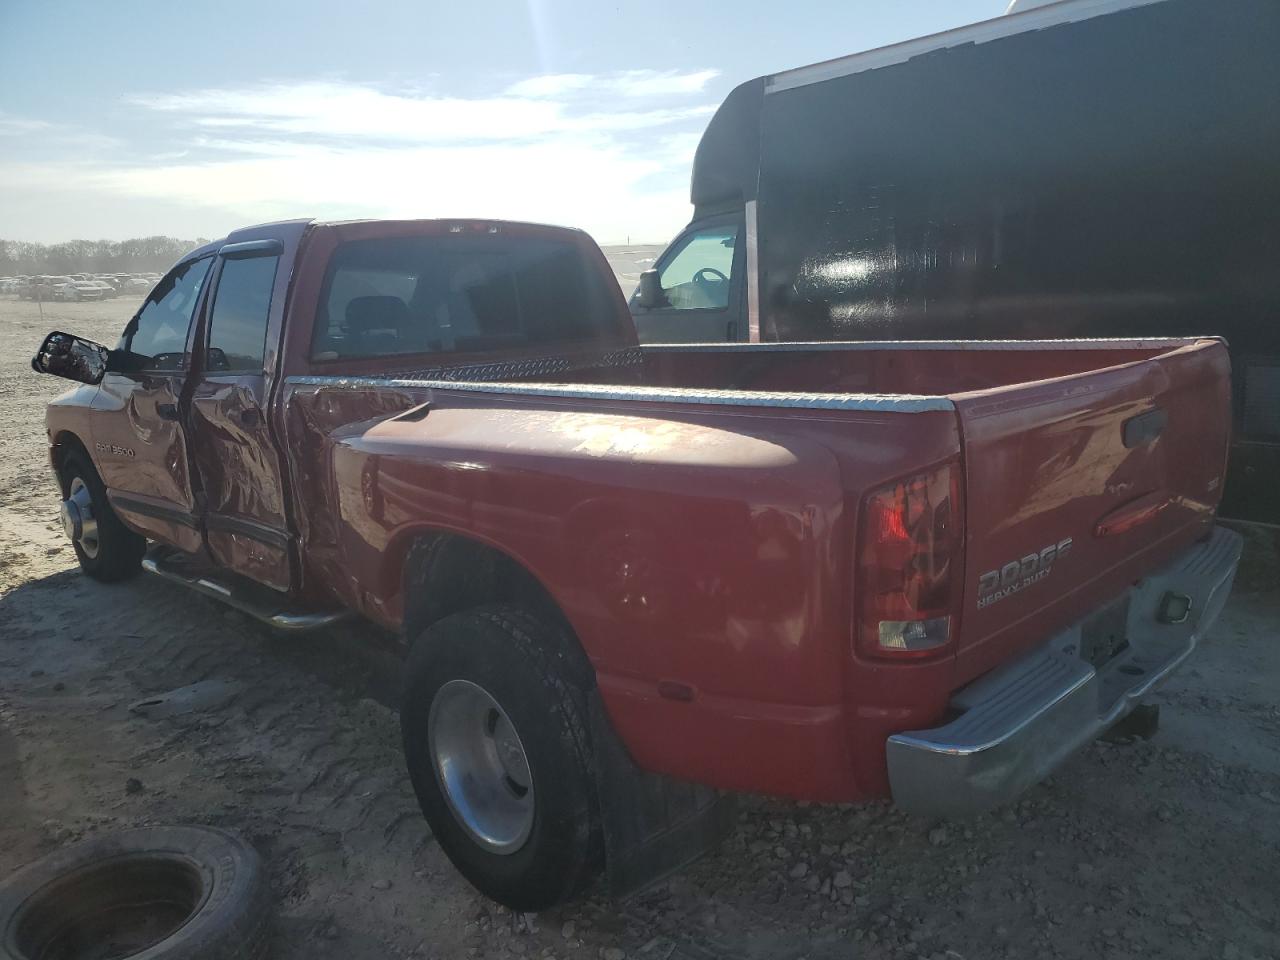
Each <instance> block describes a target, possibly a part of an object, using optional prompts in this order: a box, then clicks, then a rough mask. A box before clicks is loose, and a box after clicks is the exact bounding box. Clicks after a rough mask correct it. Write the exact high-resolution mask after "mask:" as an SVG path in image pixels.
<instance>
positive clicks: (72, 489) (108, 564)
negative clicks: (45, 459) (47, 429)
mask: <svg viewBox="0 0 1280 960" xmlns="http://www.w3.org/2000/svg"><path fill="white" fill-rule="evenodd" d="M58 478H59V480H60V481H61V483H62V509H61V518H62V529H63V531H64V532H65V533H66V535H67V536H68V537H69V538H70V540H71V545H72V547H73V548H74V549H75V551H76V559H77V560H79V561H80V569H81V570H83V571H84V572H85V573H87V574H88V575H89V576H91V577H93V578H94V579H95V580H102V581H104V582H111V581H114V580H125V579H128V578H129V577H131V576H133V575H134V574H135V573H137V572H138V571H139V570H140V569H141V564H142V554H143V553H144V552H145V551H146V548H147V541H146V538H145V537H140V536H138V534H136V533H134V532H133V531H132V530H130V529H129V528H128V527H126V526H125V525H124V524H123V523H121V522H120V518H119V517H118V516H116V512H115V511H114V510H112V509H111V504H110V503H108V502H107V491H106V488H105V487H104V486H103V485H102V479H101V478H100V477H99V476H98V471H97V470H95V469H94V467H93V463H92V462H91V461H90V460H89V457H88V455H87V454H85V453H84V452H83V451H82V450H79V449H74V450H72V451H71V452H69V453H68V454H67V455H66V457H65V458H64V460H63V461H62V467H61V469H60V470H59V471H58Z"/></svg>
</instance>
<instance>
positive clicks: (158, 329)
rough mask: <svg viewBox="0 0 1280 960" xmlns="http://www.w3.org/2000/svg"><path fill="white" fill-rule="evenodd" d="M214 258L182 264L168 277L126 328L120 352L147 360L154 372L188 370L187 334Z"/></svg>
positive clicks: (121, 338) (157, 287) (157, 286)
mask: <svg viewBox="0 0 1280 960" xmlns="http://www.w3.org/2000/svg"><path fill="white" fill-rule="evenodd" d="M212 262H213V258H212V257H204V258H202V259H200V260H191V261H189V262H187V263H182V264H179V265H178V266H176V267H174V268H173V270H171V271H170V272H169V273H168V274H166V275H165V277H164V279H162V280H161V281H160V282H159V283H157V284H156V286H155V289H154V290H152V291H151V295H150V296H148V297H147V300H146V303H144V304H143V305H142V309H141V310H139V311H138V312H137V314H136V315H135V316H134V318H133V319H132V320H130V321H129V325H128V326H127V327H125V328H124V334H123V335H122V336H121V337H120V342H119V344H118V345H117V348H118V349H120V350H128V351H129V352H130V353H135V354H138V355H139V356H141V357H144V358H146V359H145V360H144V361H143V362H144V363H145V365H146V367H147V368H148V369H151V370H181V369H183V368H184V367H185V366H186V349H187V330H188V329H189V328H190V326H191V318H192V316H193V315H194V314H195V309H196V303H197V302H198V301H199V299H200V290H201V288H202V287H203V286H204V281H205V277H207V276H208V275H209V264H211V263H212Z"/></svg>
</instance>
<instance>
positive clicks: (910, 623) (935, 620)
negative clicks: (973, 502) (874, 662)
mask: <svg viewBox="0 0 1280 960" xmlns="http://www.w3.org/2000/svg"><path fill="white" fill-rule="evenodd" d="M963 517H964V511H963V504H962V503H961V500H960V465H959V464H958V463H955V462H951V463H945V464H942V465H941V466H939V467H936V468H934V469H933V470H929V471H927V472H924V473H918V474H915V475H913V476H910V477H903V478H902V479H900V480H896V481H894V482H893V483H891V484H888V485H886V486H884V487H881V488H880V489H878V490H874V491H872V492H871V493H870V494H868V496H867V498H866V499H865V500H864V501H863V509H862V524H861V528H860V530H859V542H858V555H857V557H858V562H857V570H856V578H857V579H856V580H855V590H856V595H857V597H859V598H860V599H859V602H858V622H857V634H858V648H859V650H860V651H861V652H862V653H864V654H868V655H871V656H878V657H927V656H931V655H934V654H937V653H940V652H942V651H943V650H944V649H945V648H946V647H948V646H949V645H950V644H951V642H952V641H953V639H954V638H955V632H956V630H957V629H958V627H959V624H958V622H957V616H956V613H957V607H958V605H959V602H960V593H961V579H960V578H961V570H960V568H961V560H962V557H961V549H962V545H963V543H964V537H963Z"/></svg>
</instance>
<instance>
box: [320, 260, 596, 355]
mask: <svg viewBox="0 0 1280 960" xmlns="http://www.w3.org/2000/svg"><path fill="white" fill-rule="evenodd" d="M616 314H617V311H616V306H615V304H614V303H613V302H612V301H611V299H610V298H609V297H608V296H607V295H606V291H605V288H604V286H603V283H602V281H601V279H600V277H599V275H598V273H597V271H596V270H594V269H592V265H591V264H588V263H586V262H585V261H584V258H583V256H582V253H581V250H580V249H579V248H578V247H577V246H576V245H575V244H573V243H569V242H565V241H559V240H548V239H528V238H520V239H511V238H507V237H503V236H488V235H485V236H466V237H453V236H438V237H396V238H380V239H372V240H352V241H348V242H346V243H344V244H342V245H341V246H339V247H338V248H337V250H335V251H334V254H333V257H332V258H331V260H330V262H329V266H328V270H327V272H326V277H325V282H324V287H323V289H322V291H321V295H320V304H319V313H318V316H317V321H316V326H315V332H314V334H313V337H312V343H311V358H312V360H316V361H328V360H341V359H347V358H367V357H389V356H398V355H404V354H425V353H452V352H457V353H473V352H481V351H485V350H496V349H506V348H514V347H520V346H524V345H527V344H542V343H554V342H558V341H578V340H583V339H588V338H592V337H596V336H599V335H603V334H605V333H607V332H608V331H609V330H610V329H611V328H612V327H613V326H614V325H616V323H617V317H616Z"/></svg>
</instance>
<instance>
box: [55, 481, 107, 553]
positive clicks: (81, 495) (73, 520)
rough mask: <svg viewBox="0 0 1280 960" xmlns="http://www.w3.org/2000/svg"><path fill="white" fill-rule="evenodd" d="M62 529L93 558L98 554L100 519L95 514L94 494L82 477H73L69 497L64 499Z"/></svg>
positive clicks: (68, 492)
mask: <svg viewBox="0 0 1280 960" xmlns="http://www.w3.org/2000/svg"><path fill="white" fill-rule="evenodd" d="M61 519H62V530H63V532H64V533H66V535H67V537H68V538H69V539H70V540H71V541H72V542H73V543H75V544H77V545H78V546H79V547H80V550H81V551H82V552H83V553H84V555H85V556H86V557H88V558H89V559H90V560H92V559H93V558H94V557H96V556H97V555H98V547H99V544H98V520H97V518H96V517H95V516H94V514H93V495H92V494H90V493H89V487H88V486H87V485H86V484H85V482H84V480H82V479H81V478H80V477H72V478H71V486H70V487H69V488H68V491H67V499H65V500H63V501H62V511H61Z"/></svg>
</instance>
